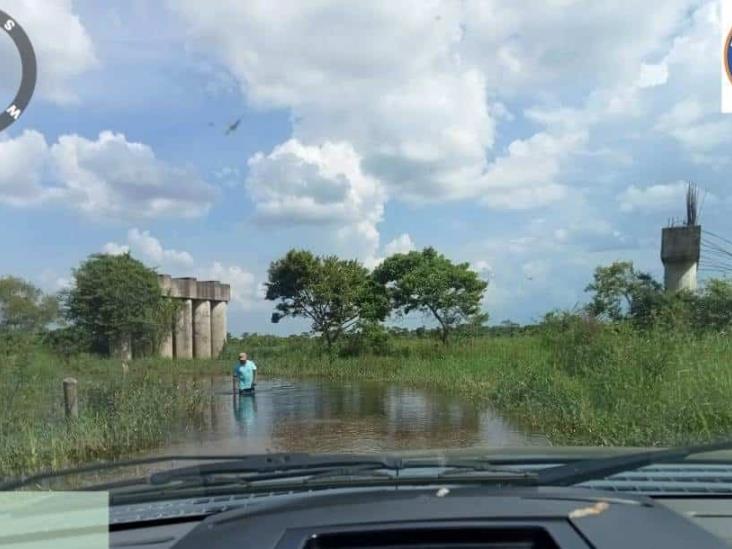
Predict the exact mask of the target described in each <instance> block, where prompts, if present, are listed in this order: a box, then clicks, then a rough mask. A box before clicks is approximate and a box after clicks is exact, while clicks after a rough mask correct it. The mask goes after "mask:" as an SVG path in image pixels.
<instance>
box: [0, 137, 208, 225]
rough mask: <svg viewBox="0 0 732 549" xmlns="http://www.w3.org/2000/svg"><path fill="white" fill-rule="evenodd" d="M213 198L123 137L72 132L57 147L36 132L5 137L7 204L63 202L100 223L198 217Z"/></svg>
mask: <svg viewBox="0 0 732 549" xmlns="http://www.w3.org/2000/svg"><path fill="white" fill-rule="evenodd" d="M213 196H214V191H213V188H212V187H211V186H210V185H208V184H207V183H206V182H204V181H203V180H201V179H200V178H199V177H198V176H197V175H196V174H195V173H194V172H193V171H192V170H190V169H188V168H178V167H174V166H170V165H168V164H166V163H165V162H162V161H160V160H158V159H157V158H156V157H155V153H154V152H153V150H152V149H151V148H150V147H149V146H147V145H145V144H143V143H135V142H132V141H128V140H127V139H126V137H125V136H124V135H123V134H119V133H112V132H110V131H103V132H101V133H100V134H99V137H98V138H97V139H96V140H89V139H86V138H84V137H81V136H79V135H76V134H67V135H61V136H60V137H59V138H58V141H57V142H56V143H54V144H53V145H51V146H49V145H48V144H47V143H46V140H45V138H44V137H43V135H42V134H40V133H38V132H36V131H34V130H26V131H24V132H23V133H22V134H21V135H20V136H18V137H16V138H14V139H8V138H6V139H0V202H3V203H6V204H10V205H12V206H30V205H35V204H39V203H44V202H48V201H58V202H61V203H63V204H66V205H67V206H69V207H71V208H75V209H78V210H81V211H82V212H84V213H85V214H87V215H88V216H90V217H92V218H97V219H101V218H109V217H111V218H122V219H128V218H156V217H195V216H199V215H202V214H204V213H206V212H207V211H208V209H209V207H210V205H211V202H212V200H213Z"/></svg>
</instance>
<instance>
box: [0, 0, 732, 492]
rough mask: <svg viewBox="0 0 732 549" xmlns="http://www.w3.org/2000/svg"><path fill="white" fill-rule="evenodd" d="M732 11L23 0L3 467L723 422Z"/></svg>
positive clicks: (4, 299) (17, 22) (622, 440)
mask: <svg viewBox="0 0 732 549" xmlns="http://www.w3.org/2000/svg"><path fill="white" fill-rule="evenodd" d="M730 27H732V12H730V13H729V14H727V13H726V12H724V13H723V12H722V11H720V9H719V3H718V2H716V1H711V0H710V1H700V0H673V1H665V2H579V1H558V0H546V1H542V2H521V1H518V2H517V1H516V0H491V1H482V0H464V1H454V0H435V1H430V2H425V1H423V0H400V1H392V2H345V3H344V2H338V1H335V0H334V1H318V2H295V1H274V0H268V1H241V0H216V1H211V2H205V3H204V2H201V1H199V0H180V1H175V2H167V3H166V2H137V1H135V2H92V1H88V0H69V1H65V2H57V1H52V0H0V29H2V32H0V71H1V72H2V76H1V77H0V96H1V97H2V98H3V101H5V102H4V103H2V105H3V107H2V109H3V110H2V111H0V232H1V233H2V235H3V236H2V250H1V252H0V410H1V413H0V481H4V482H7V481H10V480H11V479H17V478H22V477H27V476H29V475H32V474H36V473H40V472H42V471H56V472H58V471H61V470H64V469H69V468H73V467H83V466H89V465H91V464H96V463H100V462H104V463H108V462H115V461H120V460H138V461H135V462H134V465H133V466H132V467H127V468H126V469H125V470H124V471H123V470H122V469H119V470H118V469H105V470H103V471H98V470H97V471H95V472H94V473H93V475H92V478H93V480H94V482H99V483H113V482H119V481H122V480H124V479H130V478H143V477H146V476H147V475H150V474H151V473H159V472H161V471H166V470H170V469H172V468H173V467H174V466H175V467H186V466H189V465H190V463H189V462H188V461H186V460H188V459H190V458H192V457H193V458H195V457H196V456H199V457H201V460H202V462H207V463H208V462H211V461H212V456H213V457H216V456H218V457H217V459H218V458H220V457H222V456H223V457H226V456H231V457H237V458H244V457H246V456H252V455H259V454H268V453H275V454H280V453H290V454H293V453H294V454H305V453H307V454H314V455H321V454H328V455H341V454H349V455H354V454H358V455H359V456H377V455H378V456H396V455H398V456H401V457H403V456H428V457H430V458H436V457H443V458H444V459H447V456H451V457H450V459H457V458H455V456H457V455H459V456H462V458H465V457H466V456H473V457H475V456H481V459H487V458H486V456H493V457H494V458H496V459H499V458H500V460H503V461H504V462H507V460H509V458H510V459H514V460H518V461H522V460H523V461H524V462H530V461H531V460H532V459H533V460H536V459H538V457H537V456H543V457H547V456H551V455H555V456H557V457H555V458H552V459H553V463H549V462H547V463H545V464H544V465H550V464H551V465H561V464H562V463H564V462H565V461H566V460H568V459H570V458H571V459H574V460H578V459H580V458H591V457H608V456H610V455H615V454H616V453H618V452H620V451H621V450H620V449H624V450H627V452H631V451H638V450H640V449H644V450H650V449H653V448H660V447H676V446H685V445H692V444H703V443H709V442H713V441H720V440H725V439H730V438H732V406H731V405H730V402H731V401H730V395H732V339H731V336H730V329H731V328H732V279H730V278H729V277H728V275H729V274H730V272H732V221H731V219H730V216H729V213H730V211H732V198H731V197H730V193H729V184H728V181H727V179H726V173H727V172H726V169H727V167H728V166H727V164H728V161H729V159H728V155H727V154H726V153H725V151H728V149H727V145H728V141H730V142H732V122H731V119H730V118H729V116H728V115H727V114H726V113H727V112H728V111H730V110H732V71H730V69H729V66H730V56H729V55H728V52H729V51H730V36H728V35H729V31H730ZM720 37H721V39H720ZM5 105H7V107H5ZM673 455H674V456H676V455H677V454H673ZM678 455H679V456H682V454H678ZM684 455H685V454H684ZM560 456H561V457H560ZM162 457H166V458H175V460H174V461H172V462H171V461H160V460H158V459H157V458H162ZM682 457H683V456H682ZM462 458H461V459H462ZM529 458H530V459H529ZM547 459H548V458H547ZM725 460H726V461H729V459H727V458H726V457H725V458H724V459H723V460H722V461H725ZM549 461H552V460H549ZM246 463H247V464H248V465H247V467H246V471H245V473H246V475H253V474H255V473H256V471H252V468H256V467H255V466H254V465H252V463H254V464H256V463H259V462H257V461H253V462H246ZM339 463H340V462H339ZM390 463H391V462H390ZM399 463H401V462H399ZM435 463H437V462H435ZM440 463H442V462H440ZM451 463H452V462H451ZM461 463H462V462H461ZM311 465H312V464H311ZM309 466H310V465H308V467H309ZM312 466H313V467H315V465H312ZM452 466H453V465H451V467H452ZM317 467H320V468H322V467H324V466H323V465H322V463H321V464H318V465H317ZM455 467H457V466H455ZM394 470H399V471H401V469H399V468H398V467H396V468H395V469H394ZM603 470H604V469H603ZM608 470H613V471H614V469H608ZM348 471H349V474H350V472H352V469H348ZM359 471H360V470H359ZM390 471H392V472H393V470H391V469H390V470H389V471H387V473H389V474H391V473H390ZM230 472H231V471H229V473H230ZM265 472H266V471H260V473H262V474H264V473H265ZM239 473H241V472H240V471H237V474H239ZM372 473H373V472H371V473H369V474H370V475H372ZM382 473H383V472H382ZM458 473H460V474H467V473H465V470H463V469H460V468H459V467H457V468H456V469H455V470H453V471H452V473H450V474H451V475H453V476H455V478H457V474H458ZM217 474H218V473H217ZM267 474H270V472H267ZM277 474H284V473H282V472H281V471H280V472H278V473H277ZM311 474H312V475H321V474H326V475H330V474H332V471H323V470H320V469H319V470H318V471H317V472H316V473H313V472H312V471H308V479H307V482H316V481H317V482H320V483H323V482H326V481H327V482H331V481H332V478H331V477H330V476H327V477H326V479H325V480H323V478H322V477H319V476H318V477H315V480H313V479H311V478H310V476H309V475H311ZM441 474H442V472H441ZM470 474H472V475H473V476H480V475H487V474H488V473H487V472H486V471H484V470H478V471H472V472H471V473H470ZM490 474H492V475H494V477H495V475H504V476H507V478H508V479H509V480H512V478H513V477H511V475H512V474H513V475H515V473H511V474H509V473H506V472H505V471H498V472H495V471H492V472H490ZM288 475H289V473H288ZM372 476H374V477H376V476H378V475H376V474H373V475H372ZM256 478H257V479H258V480H257V482H259V481H260V480H261V478H262V477H256ZM491 478H493V477H491ZM503 478H504V477H503V476H502V477H501V479H503ZM533 478H534V477H532V479H533ZM536 478H538V479H539V481H536V482H540V481H541V479H544V478H549V477H542V476H541V475H539V476H538V477H536ZM562 478H564V477H562ZM570 478H575V477H570ZM587 478H590V475H589V474H588V475H587ZM520 479H521V480H520V481H521V482H525V479H524V477H523V476H522V477H520ZM250 480H251V479H250ZM265 480H266V481H267V482H270V480H271V479H270V478H267V479H265ZM287 480H288V482H294V481H292V479H291V478H290V477H289V476H288V478H287ZM369 480H374V479H373V478H371V477H370V476H369ZM377 480H379V482H381V481H382V480H383V479H377ZM187 481H188V480H186V482H187ZM300 481H301V480H298V482H300ZM466 482H467V481H466ZM532 482H535V481H534V480H532ZM87 484H88V483H87ZM70 485H71V486H78V484H74V483H72V484H70Z"/></svg>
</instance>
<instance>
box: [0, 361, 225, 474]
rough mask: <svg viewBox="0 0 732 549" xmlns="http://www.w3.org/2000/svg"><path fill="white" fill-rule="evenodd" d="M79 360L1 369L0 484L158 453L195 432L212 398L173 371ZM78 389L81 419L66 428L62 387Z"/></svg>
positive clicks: (163, 366) (162, 364) (166, 366)
mask: <svg viewBox="0 0 732 549" xmlns="http://www.w3.org/2000/svg"><path fill="white" fill-rule="evenodd" d="M142 366H143V364H141V363H133V364H132V365H131V366H130V369H129V373H128V374H127V375H123V372H122V368H121V364H120V362H119V361H112V360H99V359H94V358H91V357H79V358H78V359H77V360H76V361H74V362H73V363H71V364H67V365H64V364H59V363H58V362H56V361H55V360H54V359H52V358H51V357H49V356H47V355H45V354H43V353H38V352H37V353H32V354H31V355H29V356H26V357H25V361H24V362H20V361H19V362H17V363H15V364H12V363H10V364H9V363H6V364H4V365H3V367H2V376H3V380H2V383H0V408H1V409H2V414H0V477H10V476H15V475H18V474H21V473H22V474H27V473H28V472H31V471H36V470H40V469H49V468H53V469H57V468H60V467H65V466H72V465H75V464H79V463H85V462H89V461H92V460H98V459H110V458H118V457H121V456H125V455H129V454H131V453H134V452H137V451H139V450H143V449H146V448H152V447H155V446H158V445H160V444H162V443H164V442H165V440H167V438H168V435H169V433H170V432H171V431H174V430H180V429H192V428H196V427H197V426H198V425H199V424H200V422H201V421H202V418H203V412H204V410H205V409H206V407H207V406H208V404H207V403H208V400H207V399H209V398H211V397H210V391H209V387H208V385H204V384H203V383H202V382H201V381H197V380H196V379H189V378H188V377H186V376H181V375H176V372H175V371H174V370H173V367H174V364H172V363H171V362H170V361H158V362H157V363H156V364H145V365H144V366H145V367H142ZM69 375H72V376H74V377H76V378H77V379H78V382H79V385H78V388H79V417H78V418H77V419H74V420H70V421H67V420H66V418H65V417H64V411H63V392H62V380H63V378H64V377H65V376H69Z"/></svg>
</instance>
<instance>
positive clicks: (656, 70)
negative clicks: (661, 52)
mask: <svg viewBox="0 0 732 549" xmlns="http://www.w3.org/2000/svg"><path fill="white" fill-rule="evenodd" d="M667 81H668V66H667V65H666V63H658V64H656V65H654V64H647V63H642V64H641V70H640V75H638V82H637V86H638V87H639V88H652V87H654V86H660V85H662V84H665V83H666V82H667Z"/></svg>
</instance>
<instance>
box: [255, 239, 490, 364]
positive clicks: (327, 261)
mask: <svg viewBox="0 0 732 549" xmlns="http://www.w3.org/2000/svg"><path fill="white" fill-rule="evenodd" d="M268 278H269V281H268V282H267V295H266V298H267V299H269V300H271V301H278V303H277V305H276V306H275V312H274V313H273V314H272V322H279V321H280V320H281V319H282V318H284V317H287V316H290V317H304V318H308V319H310V320H311V322H312V331H313V333H316V334H318V335H320V337H321V339H322V340H323V341H324V343H325V347H326V349H327V350H328V352H329V353H331V352H332V351H333V348H334V346H335V345H336V344H337V343H339V342H340V341H341V340H342V339H343V336H348V335H354V334H361V339H362V340H363V337H364V336H365V337H366V338H372V337H374V336H378V337H382V335H383V333H384V329H383V327H381V326H379V325H378V323H379V322H381V321H383V320H384V319H385V318H386V317H387V316H388V315H389V313H394V314H396V315H399V316H402V315H406V314H409V313H411V312H421V313H427V314H430V315H432V317H433V318H434V320H436V321H437V323H438V325H439V327H440V332H439V333H440V339H441V340H442V342H443V343H447V340H448V336H449V334H450V332H451V331H453V330H454V329H455V328H456V327H458V326H460V325H464V324H471V325H474V326H480V325H482V324H483V323H484V322H485V321H486V320H487V319H488V315H486V314H484V313H481V311H480V302H481V299H482V298H483V294H484V293H485V289H486V287H487V286H488V284H487V283H486V282H484V281H482V280H480V278H478V275H477V274H476V273H475V272H474V271H471V270H470V268H469V265H468V264H467V263H460V264H454V263H453V262H452V261H450V260H449V259H448V258H446V257H445V256H444V255H442V254H440V253H438V252H437V251H436V250H434V249H433V248H425V249H424V250H422V251H421V252H416V251H413V252H409V253H407V254H394V255H392V256H391V257H388V258H386V259H385V260H384V261H383V263H382V264H381V265H380V266H379V267H377V268H376V269H375V270H374V271H373V272H372V273H369V272H368V270H367V269H365V268H364V267H363V266H362V265H361V264H360V263H359V262H358V261H355V260H344V259H339V258H337V257H335V256H329V257H319V256H314V255H313V254H312V253H310V252H308V251H304V250H290V251H289V252H288V253H287V254H286V255H285V256H284V257H283V258H281V259H278V260H277V261H273V262H272V264H271V265H270V267H269V271H268ZM353 341H354V340H353V339H351V344H353ZM360 350H362V349H360Z"/></svg>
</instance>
